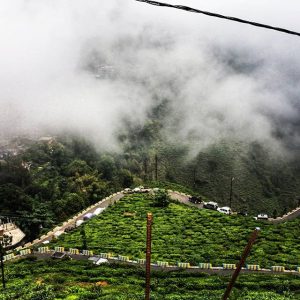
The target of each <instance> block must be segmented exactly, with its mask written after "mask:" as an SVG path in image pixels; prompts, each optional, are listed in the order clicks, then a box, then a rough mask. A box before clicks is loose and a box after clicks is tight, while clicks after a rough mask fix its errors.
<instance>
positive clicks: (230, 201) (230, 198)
mask: <svg viewBox="0 0 300 300" xmlns="http://www.w3.org/2000/svg"><path fill="white" fill-rule="evenodd" d="M233 181H234V177H231V180H230V195H229V207H230V208H231V204H232V187H233Z"/></svg>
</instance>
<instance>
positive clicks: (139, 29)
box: [0, 0, 300, 149]
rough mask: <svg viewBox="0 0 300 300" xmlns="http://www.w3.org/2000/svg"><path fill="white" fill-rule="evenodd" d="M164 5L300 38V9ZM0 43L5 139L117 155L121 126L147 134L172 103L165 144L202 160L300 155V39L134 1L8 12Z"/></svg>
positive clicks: (4, 6) (11, 7) (2, 12)
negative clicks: (217, 146) (54, 141)
mask: <svg viewBox="0 0 300 300" xmlns="http://www.w3.org/2000/svg"><path fill="white" fill-rule="evenodd" d="M168 2H169V3H172V4H184V5H189V6H193V7H195V8H199V9H203V10H209V11H213V12H216V13H221V14H225V15H230V16H236V17H240V18H246V19H249V20H252V21H256V22H262V23H267V24H270V25H273V26H280V27H285V28H288V29H290V30H295V31H300V18H299V15H300V3H299V1H296V0H290V1H288V3H286V2H282V1H277V0H272V1H266V0H256V1H249V0H248V1H242V0H239V1H237V0H236V1H229V0H224V1H216V0H210V1H202V0H197V1H196V0H190V1H188V0H185V1H181V2H180V1H179V0H176V1H171V0H170V1H168ZM0 37H1V40H0V41H1V45H0V54H1V55H0V66H1V68H0V108H1V109H0V118H1V119H0V130H1V134H2V135H5V134H7V133H10V134H18V133H24V132H33V133H35V132H38V131H40V130H41V131H42V132H43V131H44V130H48V132H57V131H61V130H66V129H67V130H72V131H75V132H79V133H80V134H83V135H85V136H88V137H89V138H90V139H91V140H92V141H93V142H95V143H96V144H97V145H98V146H100V147H104V146H107V145H115V142H114V136H115V133H116V132H118V131H119V130H120V128H122V122H121V120H122V118H130V119H131V120H132V122H134V123H136V124H139V123H143V122H144V120H145V119H146V118H147V112H148V111H149V109H150V108H151V107H152V106H153V105H155V104H157V103H159V102H160V101H162V100H163V99H168V100H169V101H170V118H168V120H166V124H165V126H166V128H167V129H166V132H167V134H168V136H170V137H172V138H176V139H177V140H182V141H187V140H190V141H193V142H194V144H195V145H196V147H198V148H199V149H200V148H201V147H205V146H206V145H209V144H210V143H213V142H216V141H218V140H219V139H223V138H226V137H234V138H239V139H242V140H247V141H256V140H257V141H260V142H262V143H265V144H267V145H272V147H275V148H279V149H281V148H282V147H286V145H287V144H289V145H293V147H294V148H296V149H297V146H299V111H300V108H299V107H300V99H299V97H300V96H299V95H300V84H299V80H300V57H299V53H300V37H297V36H291V35H286V34H283V33H279V32H274V31H270V30H264V29H260V28H255V27H251V26H249V25H243V24H239V23H234V22H229V21H225V20H220V19H216V18H210V17H207V16H203V15H199V14H192V13H188V12H184V11H179V10H175V9H171V8H160V7H156V6H150V5H147V4H144V3H140V2H136V1H134V0H131V1H130V0H119V1H116V0H114V1H113V0H101V1H98V0H97V1H96V0H89V1H83V0H72V1H66V0H52V1H46V0H14V1H3V2H2V3H1V5H0ZM103 66H104V68H102V67H103ZM101 68H102V69H101ZM103 74H105V75H103ZM174 120H176V124H174V122H173V121H174ZM174 128H176V130H174ZM278 136H280V137H281V138H282V137H284V144H285V145H283V144H282V141H279V140H278Z"/></svg>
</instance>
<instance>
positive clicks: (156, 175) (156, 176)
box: [155, 154, 158, 181]
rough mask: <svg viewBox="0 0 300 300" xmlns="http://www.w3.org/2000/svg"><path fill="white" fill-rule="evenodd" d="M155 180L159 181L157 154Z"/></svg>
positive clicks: (156, 158)
mask: <svg viewBox="0 0 300 300" xmlns="http://www.w3.org/2000/svg"><path fill="white" fill-rule="evenodd" d="M155 181H158V157H157V154H155Z"/></svg>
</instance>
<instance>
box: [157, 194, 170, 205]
mask: <svg viewBox="0 0 300 300" xmlns="http://www.w3.org/2000/svg"><path fill="white" fill-rule="evenodd" d="M169 204H170V197H169V195H168V194H167V192H166V191H165V190H159V191H158V192H156V193H155V196H154V206H157V207H168V205H169Z"/></svg>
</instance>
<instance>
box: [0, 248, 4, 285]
mask: <svg viewBox="0 0 300 300" xmlns="http://www.w3.org/2000/svg"><path fill="white" fill-rule="evenodd" d="M3 252H4V249H3V245H2V244H1V243H0V260H1V273H2V286H3V289H5V278H4V263H3V254H4V253H3Z"/></svg>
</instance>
